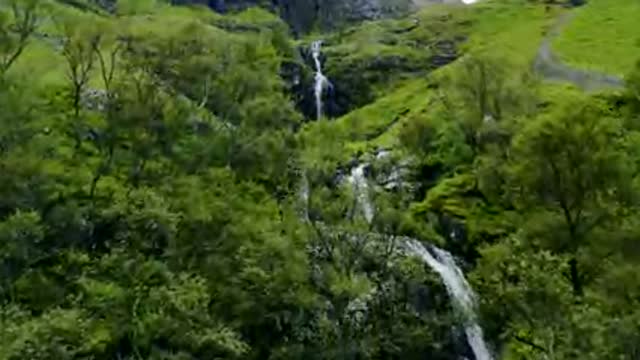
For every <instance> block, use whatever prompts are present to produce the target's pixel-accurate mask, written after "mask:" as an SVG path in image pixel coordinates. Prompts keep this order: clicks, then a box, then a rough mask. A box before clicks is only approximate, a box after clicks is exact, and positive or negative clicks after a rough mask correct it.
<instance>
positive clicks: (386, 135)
mask: <svg viewBox="0 0 640 360" xmlns="http://www.w3.org/2000/svg"><path fill="white" fill-rule="evenodd" d="M434 11H437V12H440V13H442V14H444V13H446V14H448V16H450V17H451V21H453V22H457V23H469V26H468V27H466V28H465V32H466V34H467V35H468V37H469V38H468V41H467V42H466V43H465V45H464V46H463V48H462V50H463V51H464V52H486V51H491V52H492V53H495V54H499V55H500V56H504V57H506V58H507V60H508V61H509V62H511V63H513V64H516V65H520V66H521V67H528V66H529V65H530V63H531V61H532V60H533V58H534V57H535V54H536V51H537V49H538V46H539V44H540V43H541V41H542V39H543V37H544V34H545V31H546V29H547V28H548V27H549V26H550V25H551V24H552V22H553V19H554V17H555V16H556V11H558V10H552V11H550V12H546V11H545V9H544V7H543V6H532V5H528V4H527V3H526V2H525V1H520V0H502V1H497V0H487V1H485V2H481V3H478V4H476V5H474V6H471V7H464V6H449V7H436V8H431V7H427V8H425V9H423V11H422V13H421V14H419V15H418V17H421V18H423V19H426V18H427V17H428V16H432V15H433V12H434ZM423 21H424V20H423ZM368 26H371V25H368ZM358 39H359V38H358ZM448 71H456V63H453V64H451V65H449V66H446V67H444V68H441V69H438V70H437V71H436V72H435V73H433V74H432V76H434V77H438V76H439V75H440V74H444V73H445V72H448ZM428 81H429V80H428V77H427V76H420V77H417V78H414V79H411V80H408V81H405V82H404V83H403V84H401V85H399V86H396V87H394V88H393V90H387V92H386V93H387V95H386V96H383V97H381V98H379V99H378V100H376V101H375V102H374V103H372V104H369V105H367V106H364V107H362V108H359V109H356V110H354V111H352V112H350V113H349V114H347V115H345V116H343V117H341V118H339V119H336V120H333V121H330V122H327V121H323V123H322V124H310V125H308V126H307V129H306V131H307V132H309V133H310V134H315V135H313V137H316V138H317V137H319V136H322V135H321V134H325V135H326V136H330V137H331V142H332V143H333V144H334V146H339V148H340V149H341V156H338V157H337V158H336V157H335V156H333V155H332V158H333V159H334V160H337V161H346V160H348V159H349V158H350V157H351V156H353V155H354V154H356V153H358V152H360V151H363V150H366V149H370V148H376V147H392V146H394V145H395V143H396V138H397V133H398V131H399V129H400V128H401V127H402V125H403V123H404V122H405V121H409V119H411V117H412V115H415V114H422V115H421V116H430V115H429V110H430V99H431V98H432V97H433V94H432V93H430V91H429V89H428V86H427V85H428ZM319 128H322V130H320V129H319ZM381 130H387V131H385V132H381ZM372 135H378V136H375V137H373V136H372ZM317 145H318V146H321V147H325V146H324V143H323V142H322V141H319V142H317ZM312 154H313V155H312ZM307 155H308V157H307V159H308V161H313V160H314V158H315V159H316V160H317V159H318V157H323V156H324V157H325V158H323V159H322V160H327V158H326V157H327V156H328V155H329V154H328V153H327V151H318V149H309V151H308V154H307Z"/></svg>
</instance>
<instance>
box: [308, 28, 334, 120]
mask: <svg viewBox="0 0 640 360" xmlns="http://www.w3.org/2000/svg"><path fill="white" fill-rule="evenodd" d="M321 51H322V40H317V41H314V42H313V43H311V55H312V56H313V62H314V63H315V66H316V74H315V83H314V85H313V91H314V94H315V98H316V118H317V119H320V118H321V117H322V106H323V105H322V93H323V91H324V89H325V88H326V87H328V86H330V85H331V83H329V79H327V77H326V76H325V75H324V74H323V73H322V63H321V62H320V53H321Z"/></svg>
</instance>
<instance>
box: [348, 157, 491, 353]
mask: <svg viewBox="0 0 640 360" xmlns="http://www.w3.org/2000/svg"><path fill="white" fill-rule="evenodd" d="M386 156H388V152H386V151H381V152H379V153H378V154H377V156H376V158H378V159H381V158H384V157H386ZM367 166H369V164H367V163H361V164H359V165H358V166H356V167H354V168H353V169H352V170H351V174H350V175H349V178H348V181H349V183H350V184H351V185H352V186H353V191H354V193H355V195H356V208H360V209H361V211H362V212H363V215H364V217H365V219H366V220H367V222H368V223H371V222H372V221H373V216H374V206H373V204H372V203H371V200H370V199H369V184H368V183H367V178H366V174H365V169H366V168H367ZM451 236H452V237H455V236H457V234H455V232H454V233H453V234H452V235H451ZM403 242H404V245H405V246H406V248H407V250H408V251H409V252H410V253H411V254H413V255H415V256H417V257H419V258H420V259H422V261H424V262H425V263H426V264H427V265H429V267H430V268H431V269H432V270H433V271H435V272H436V273H438V275H439V276H440V278H441V279H442V282H443V283H444V285H445V287H446V289H447V293H448V294H449V296H450V297H451V301H452V302H453V304H454V309H456V311H459V312H460V313H461V315H462V318H463V319H464V324H463V325H464V332H465V335H466V337H467V342H468V344H469V346H470V347H471V350H472V351H473V354H474V357H475V360H493V356H492V355H491V352H489V347H488V346H487V343H486V342H485V341H484V335H483V332H482V328H481V327H480V325H479V324H478V321H477V315H476V295H475V293H474V292H473V289H471V286H470V285H469V283H468V282H467V280H466V278H465V277H464V273H463V272H462V270H461V269H460V268H459V267H458V265H457V264H456V262H455V260H454V258H453V256H452V255H451V254H450V253H448V252H447V251H445V250H442V249H440V248H438V247H436V246H433V245H430V250H431V251H429V249H427V248H426V247H425V246H424V245H423V244H422V243H421V242H419V241H417V240H415V239H410V238H404V239H403Z"/></svg>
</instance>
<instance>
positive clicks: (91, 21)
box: [11, 0, 284, 89]
mask: <svg viewBox="0 0 640 360" xmlns="http://www.w3.org/2000/svg"><path fill="white" fill-rule="evenodd" d="M83 1H86V0H76V2H79V3H82V2H83ZM87 4H89V2H87ZM87 6H89V5H87ZM117 11H118V15H117V16H112V15H110V14H108V13H106V12H104V11H102V10H100V9H98V8H95V9H94V8H91V11H86V8H85V10H83V9H82V8H78V7H75V6H70V5H68V4H66V3H64V2H61V1H58V0H44V7H43V9H42V12H41V16H42V18H41V23H40V26H39V28H38V30H37V36H36V37H35V38H34V39H32V41H31V42H30V44H29V46H28V47H27V48H26V50H25V52H24V53H23V55H22V56H21V57H20V58H19V59H18V61H17V62H16V64H15V65H14V67H13V68H12V69H11V72H12V73H13V74H14V75H17V76H25V77H28V78H29V79H30V84H32V85H33V86H34V88H36V89H44V88H46V87H49V86H60V85H64V84H65V83H66V81H67V80H66V75H65V74H66V71H67V70H66V63H65V59H64V58H63V56H62V54H61V49H60V46H61V44H62V39H63V32H62V30H61V27H60V23H61V21H62V20H65V19H67V20H68V19H71V20H72V21H73V22H75V23H78V24H82V25H83V26H85V27H87V28H89V29H92V28H96V27H98V28H101V27H103V26H104V27H105V28H111V29H115V31H117V32H126V33H129V34H134V35H144V34H147V35H150V36H158V37H162V36H164V35H168V34H173V33H177V32H179V31H180V30H181V29H184V28H186V27H187V26H189V25H190V24H192V23H194V22H201V23H203V24H207V25H211V26H209V27H208V29H209V30H210V32H209V33H208V34H202V36H210V37H215V38H218V39H222V38H225V39H240V38H241V37H242V36H244V34H249V35H248V36H256V34H257V32H252V31H249V32H246V33H243V31H245V29H248V28H256V29H264V28H267V27H273V26H278V25H280V26H284V25H283V24H281V23H280V22H279V20H278V19H277V18H276V17H275V16H273V15H271V14H269V13H267V12H265V11H258V10H248V11H245V12H242V13H239V14H236V15H233V16H222V15H219V14H216V13H214V12H212V11H204V10H203V9H202V8H198V7H174V6H170V5H168V4H167V3H166V1H162V0H145V1H141V2H138V1H137V0H127V1H120V5H119V7H118V9H117ZM227 29H232V30H230V31H228V30H227ZM100 84H101V82H100V81H99V74H98V71H94V72H93V77H92V80H91V82H90V85H91V86H92V87H94V88H99V87H100Z"/></svg>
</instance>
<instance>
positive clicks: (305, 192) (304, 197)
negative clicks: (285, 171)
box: [300, 171, 309, 222]
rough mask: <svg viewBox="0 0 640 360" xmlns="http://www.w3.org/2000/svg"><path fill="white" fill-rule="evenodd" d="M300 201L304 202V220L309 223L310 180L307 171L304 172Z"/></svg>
mask: <svg viewBox="0 0 640 360" xmlns="http://www.w3.org/2000/svg"><path fill="white" fill-rule="evenodd" d="M300 200H301V202H302V218H303V219H304V220H305V221H307V222H309V179H308V178H307V173H306V172H305V171H303V172H302V183H301V184H300Z"/></svg>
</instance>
